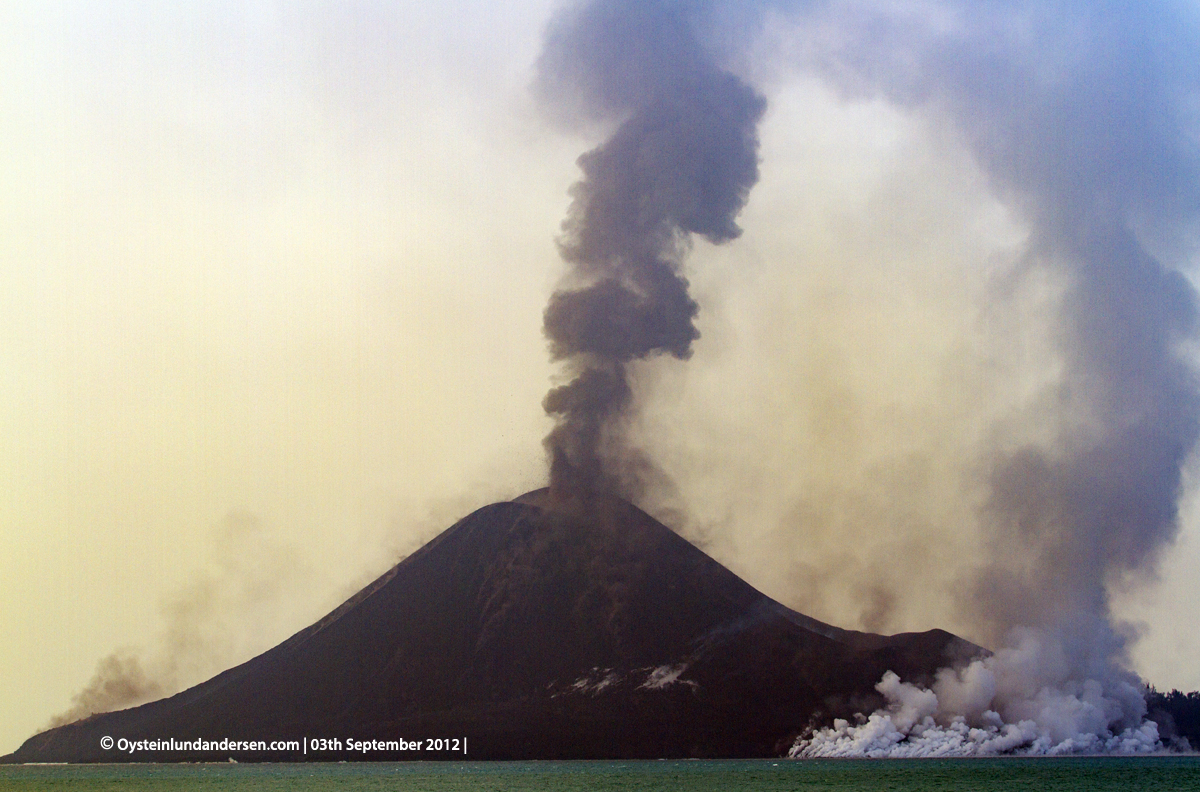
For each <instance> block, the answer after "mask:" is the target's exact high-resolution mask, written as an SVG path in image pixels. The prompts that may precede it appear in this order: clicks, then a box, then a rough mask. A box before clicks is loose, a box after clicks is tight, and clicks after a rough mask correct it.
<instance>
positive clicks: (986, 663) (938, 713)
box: [789, 631, 1163, 759]
mask: <svg viewBox="0 0 1200 792" xmlns="http://www.w3.org/2000/svg"><path fill="white" fill-rule="evenodd" d="M1065 657H1066V655H1065V654H1064V653H1063V647H1062V646H1061V644H1060V643H1059V642H1058V641H1056V640H1054V639H1053V638H1051V637H1048V636H1046V635H1044V634H1043V635H1036V634H1034V633H1033V632H1032V631H1025V632H1024V633H1022V634H1021V635H1020V636H1019V641H1018V643H1017V645H1016V646H1015V647H1011V648H1006V649H1002V650H1000V651H999V652H997V653H996V654H994V655H991V656H989V657H985V658H979V659H976V660H974V661H972V662H971V663H970V664H969V665H967V666H966V667H964V668H960V669H953V668H943V669H941V670H940V671H938V673H937V677H936V681H935V682H934V684H933V686H932V689H929V688H922V687H918V686H917V685H914V684H911V683H909V682H904V681H901V679H900V677H899V676H898V675H897V674H895V673H893V672H891V671H889V672H887V673H886V674H884V676H883V679H881V680H880V682H879V684H877V685H876V686H875V689H876V690H878V691H879V692H880V693H881V694H883V696H884V698H886V699H887V702H888V704H887V706H886V707H885V708H883V709H880V710H877V711H875V712H873V713H871V715H869V716H867V717H865V718H861V716H860V718H861V720H860V722H859V723H857V724H852V723H850V722H849V721H847V720H844V719H837V720H835V721H834V723H833V726H832V727H831V728H825V729H819V730H817V731H815V732H814V733H813V734H812V735H811V736H809V737H807V738H803V737H802V738H801V739H798V740H797V741H796V743H795V744H794V745H793V746H792V748H791V750H790V752H789V756H792V757H798V758H817V757H825V758H828V757H866V758H873V759H879V758H917V757H962V756H998V755H1014V756H1063V755H1071V754H1118V755H1132V754H1148V753H1154V752H1156V751H1161V750H1163V746H1162V744H1161V742H1160V736H1159V732H1158V724H1156V723H1155V722H1154V721H1151V720H1145V719H1144V718H1145V714H1146V704H1145V699H1144V697H1143V693H1142V690H1141V689H1140V688H1139V687H1138V686H1137V685H1136V684H1135V682H1136V679H1135V678H1134V677H1132V675H1130V674H1128V673H1125V672H1121V671H1120V670H1118V669H1116V668H1112V667H1109V668H1107V669H1104V670H1103V671H1102V673H1099V674H1096V675H1095V676H1081V675H1079V674H1074V673H1071V672H1070V671H1069V670H1067V668H1066V666H1065V665H1064V663H1063V660H1064V659H1065Z"/></svg>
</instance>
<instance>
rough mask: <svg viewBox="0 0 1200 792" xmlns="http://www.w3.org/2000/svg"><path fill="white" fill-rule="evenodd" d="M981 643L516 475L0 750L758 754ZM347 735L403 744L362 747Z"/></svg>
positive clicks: (612, 505) (26, 757) (292, 755)
mask: <svg viewBox="0 0 1200 792" xmlns="http://www.w3.org/2000/svg"><path fill="white" fill-rule="evenodd" d="M983 651H984V650H982V649H980V648H979V647H977V646H975V645H973V644H970V643H968V642H966V641H964V640H962V639H959V638H957V637H955V636H953V635H951V634H949V633H947V632H944V631H941V630H931V631H929V632H924V633H907V634H901V635H893V636H880V635H873V634H869V633H860V632H853V631H848V630H841V629H838V628H836V627H832V626H830V625H827V624H823V623H821V622H819V621H816V620H815V619H811V618H809V617H807V616H804V615H802V614H799V613H796V612H795V611H792V610H790V609H788V608H786V607H784V606H783V605H781V604H779V603H778V602H775V601H774V600H772V599H770V598H769V597H767V596H765V595H764V594H762V593H760V592H759V591H757V590H756V589H754V588H753V587H752V586H750V585H749V584H747V583H746V582H744V581H743V580H741V579H740V578H738V577H737V576H736V575H734V574H733V573H732V572H730V571H729V570H727V569H725V567H723V566H721V565H720V564H719V563H717V562H716V561H714V560H713V559H712V558H710V557H709V556H707V555H705V554H704V553H703V552H702V551H701V550H699V549H697V548H696V547H694V546H692V545H691V544H689V543H688V542H687V541H686V540H684V539H683V538H681V537H679V536H678V535H676V534H675V533H674V532H672V531H671V530H670V529H668V528H667V527H666V526H664V525H662V524H661V523H659V522H657V521H656V520H654V519H653V518H652V517H650V516H649V515H647V514H645V513H644V512H642V511H640V510H639V509H637V508H635V507H634V506H632V505H630V504H628V503H626V502H624V501H621V500H618V499H615V498H606V497H593V498H590V499H588V500H586V501H579V500H576V501H573V502H571V503H557V502H555V501H553V500H552V499H551V498H550V495H549V493H548V491H547V490H538V491H535V492H531V493H529V494H527V495H524V496H522V497H520V498H518V499H516V500H515V501H511V502H503V503H495V504H492V505H490V506H485V507H483V508H482V509H479V510H478V511H476V512H474V513H472V514H470V515H469V516H467V517H465V518H464V519H462V520H460V521H459V522H458V523H456V524H455V525H454V526H452V527H451V528H449V529H448V530H446V531H445V532H443V533H442V534H441V535H439V536H438V537H437V538H435V539H433V540H432V541H431V542H429V543H428V544H426V545H425V546H424V547H422V548H421V549H420V550H418V551H416V552H415V553H413V554H412V555H411V556H409V557H408V558H406V559H404V560H403V561H401V562H400V563H399V564H397V565H396V566H395V567H393V568H392V569H391V570H389V571H388V572H387V573H385V574H384V575H383V576H382V577H380V578H379V579H378V580H376V581H375V582H374V583H372V584H371V585H369V586H367V587H366V588H365V589H363V590H362V591H360V592H359V593H358V594H356V595H355V596H354V597H352V598H351V599H350V600H348V601H347V602H346V603H345V604H343V605H342V606H341V607H339V608H338V609H337V610H335V611H333V612H332V613H330V614H329V615H328V616H326V617H325V618H323V619H321V620H320V621H318V622H317V623H316V624H313V625H312V626H311V627H308V628H307V629H304V630H302V631H300V632H299V633H297V634H296V635H294V636H292V637H291V638H289V639H288V640H287V641H285V642H283V643H282V644H280V645H279V646H276V647H275V648H274V649H271V650H269V651H267V652H265V653H263V654H261V655H259V656H258V657H255V658H254V659H252V660H249V661H248V662H246V663H243V664H242V665H240V666H237V667H235V668H232V669H230V670H228V671H226V672H224V673H222V674H220V675H218V676H216V677H214V678H213V679H210V680H208V681H207V682H204V683H202V684H199V685H197V686H195V687H193V688H191V689H189V690H185V691H184V692H182V693H179V694H177V695H175V696H172V697H170V698H167V699H163V700H160V701H155V702H151V703H149V704H145V705H142V706H140V707H135V708H132V709H128V710H123V711H119V712H111V713H106V714H102V715H94V716H92V717H90V718H87V719H85V720H82V721H78V722H75V723H71V724H68V725H65V726H61V727H58V728H55V729H51V730H49V731H46V732H43V733H41V734H38V735H36V736H34V737H31V738H30V739H29V740H27V741H26V742H25V743H24V744H23V745H22V746H21V747H20V748H19V749H18V750H17V751H16V752H15V753H13V754H11V755H9V756H8V757H5V758H4V760H5V761H8V762H113V761H142V762H145V761H159V762H161V761H213V760H220V761H223V760H225V759H226V758H227V756H229V757H233V758H236V759H238V760H240V761H246V760H250V761H255V760H259V761H267V760H271V761H280V760H297V761H315V760H340V759H352V760H353V759H360V760H361V759H377V760H388V761H394V760H399V759H410V758H411V759H418V758H420V759H433V758H446V759H452V758H458V759H462V758H464V754H463V748H464V746H463V744H462V743H458V744H456V743H454V742H453V740H454V739H455V738H458V739H461V738H465V739H466V744H465V748H466V757H467V758H471V759H550V758H560V759H563V758H655V757H688V756H697V757H747V756H778V755H781V754H784V753H786V751H787V749H788V748H789V747H790V746H791V744H792V742H793V741H794V739H795V738H796V736H797V735H798V734H800V733H802V732H804V731H805V730H807V729H809V728H811V727H813V726H814V725H824V724H827V723H828V722H829V721H830V720H831V719H832V718H833V717H852V715H853V713H856V712H871V711H873V710H874V709H876V708H877V707H878V706H880V705H882V703H883V701H882V698H881V697H880V696H879V694H878V693H877V692H876V691H875V689H874V685H875V684H876V683H877V682H878V681H879V679H880V677H882V676H883V674H884V672H885V671H888V670H892V671H895V672H896V673H898V674H900V676H901V677H902V678H904V679H906V680H909V681H915V682H922V681H924V682H929V681H931V679H932V676H933V674H934V672H935V671H936V670H937V669H938V668H941V667H943V666H947V665H958V664H964V663H965V662H967V661H968V660H969V659H970V658H972V657H974V656H978V655H979V654H980V653H982V652H983ZM106 736H107V737H112V738H114V739H115V740H119V739H120V738H126V739H128V740H130V741H136V740H143V739H147V740H166V739H171V738H174V739H175V740H188V741H191V740H196V739H205V740H214V741H220V740H222V739H226V738H228V739H232V740H255V741H257V740H263V741H268V742H269V741H274V740H301V741H304V742H303V743H302V748H301V750H298V751H297V750H291V751H275V752H271V751H256V752H238V751H237V750H226V751H224V752H221V753H218V754H214V753H213V752H212V751H204V750H200V751H197V750H191V749H190V748H189V749H187V750H179V751H165V750H158V751H155V752H153V753H147V752H140V753H139V752H137V751H133V752H129V751H125V752H122V751H120V750H119V749H115V748H114V749H110V750H105V749H104V748H103V747H102V745H101V738H103V737H106ZM313 738H323V739H329V740H331V741H333V740H336V741H339V742H340V750H339V749H338V745H337V743H336V742H335V743H333V745H334V750H313V747H314V743H312V742H311V740H312V739H313ZM438 738H448V739H450V740H451V741H452V742H450V743H448V744H443V745H441V746H439V745H438V744H437V743H432V744H431V743H429V742H427V741H428V740H433V739H438ZM351 739H354V740H384V741H387V740H400V739H403V740H405V741H421V742H420V743H419V745H420V750H417V751H412V750H409V751H404V750H394V746H392V747H390V748H388V749H381V750H373V751H370V752H365V753H364V752H360V751H358V750H356V749H355V748H354V747H353V744H352V743H351V742H350V740H351ZM411 744H412V743H411V742H409V745H410V746H411ZM321 747H322V748H326V749H327V748H329V747H330V745H329V744H325V745H323V746H321ZM439 747H440V748H449V749H450V750H442V751H440V752H439V751H437V750H433V749H436V748H439ZM456 748H457V749H458V751H457V753H456V752H455V751H454V749H456Z"/></svg>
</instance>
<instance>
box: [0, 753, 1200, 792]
mask: <svg viewBox="0 0 1200 792" xmlns="http://www.w3.org/2000/svg"><path fill="white" fill-rule="evenodd" d="M218 788H219V789H222V790H246V792H249V791H250V790H254V791H255V792H265V791H266V790H299V791H300V792H307V791H308V790H363V791H364V792H365V791H366V790H392V789H396V790H417V791H426V790H427V791H428V792H453V791H455V790H496V791H497V792H510V791H511V792H517V791H522V792H523V791H524V790H579V791H580V792H604V790H683V791H685V792H689V791H690V792H709V791H710V790H711V792H718V790H719V791H720V792H732V791H735V790H755V791H756V792H773V791H774V790H812V791H813V792H817V791H818V790H838V791H839V792H852V791H857V790H863V791H864V792H866V790H870V791H871V792H904V791H905V790H964V791H966V790H980V791H982V790H996V791H997V792H999V790H1031V792H1057V791H1058V790H1063V791H1064V792H1065V791H1066V790H1071V792H1077V791H1080V790H1123V791H1124V790H1170V791H1171V792H1186V790H1200V757H1197V756H1161V757H1137V758H1117V757H1072V758H1029V759H1024V758H1023V759H1011V758H1004V759H907V760H905V759H893V760H854V759H835V760H807V761H786V760H780V761H769V760H768V761H763V760H755V761H670V762H462V763H450V762H406V763H351V764H197V765H168V764H164V765H152V764H146V765H40V766H34V765H25V766H0V790H43V789H68V790H73V792H99V790H143V791H144V792H159V790H180V789H198V790H204V789H218Z"/></svg>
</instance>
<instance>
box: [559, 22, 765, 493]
mask: <svg viewBox="0 0 1200 792" xmlns="http://www.w3.org/2000/svg"><path fill="white" fill-rule="evenodd" d="M696 5H697V4H694V3H680V2H673V1H672V0H649V1H647V0H594V2H588V3H585V4H582V5H577V6H573V7H571V8H569V9H567V10H566V11H564V12H562V13H561V14H560V15H559V16H558V17H557V18H556V19H555V20H554V22H553V23H552V24H551V26H550V29H549V32H548V35H547V39H546V45H545V49H544V51H543V54H542V57H541V60H540V63H539V86H540V89H541V94H542V96H543V97H544V98H545V100H546V101H547V102H548V103H549V105H550V106H551V108H552V110H554V111H555V112H559V113H562V114H566V115H570V116H574V117H575V118H577V119H583V120H588V121H593V122H595V121H600V122H607V123H610V124H615V125H616V130H615V131H614V132H613V133H612V134H611V136H610V137H609V138H608V140H607V141H605V142H604V143H603V144H601V145H600V146H599V147H598V148H596V149H594V150H592V151H589V152H588V153H586V154H584V155H583V156H582V157H580V158H579V166H580V168H581V170H582V171H583V178H582V179H581V180H580V181H579V182H578V183H576V184H575V186H574V187H573V188H572V190H571V195H572V198H573V201H572V204H571V207H570V210H569V213H568V216H567V219H566V221H565V222H564V223H563V234H562V237H561V238H560V240H559V248H560V250H561V253H562V257H563V259H564V261H566V262H567V264H568V265H569V267H570V271H569V273H568V275H567V277H566V279H565V283H564V285H563V287H562V288H561V289H560V290H558V291H556V292H555V293H554V295H553V296H552V297H551V299H550V304H549V305H548V306H547V308H546V313H545V333H546V336H547V338H548V339H549V341H550V349H551V354H552V355H553V357H554V359H555V360H561V361H564V362H565V364H566V369H567V372H568V374H569V375H570V376H571V377H572V379H571V381H570V382H569V383H567V384H565V385H561V386H559V387H556V388H554V389H553V390H551V391H550V393H549V394H548V395H547V396H546V399H545V402H544V406H545V408H546V411H547V412H548V413H550V414H551V415H553V416H555V417H556V419H557V425H556V426H555V428H554V430H553V431H552V432H551V434H550V435H549V437H547V439H546V447H547V450H548V452H549V456H550V479H551V487H552V489H553V490H554V491H556V492H558V493H565V492H576V493H579V492H583V493H586V492H589V491H616V492H622V493H624V494H627V495H636V494H637V491H638V490H639V488H640V486H641V483H642V482H643V480H644V478H645V477H646V474H647V470H648V468H649V467H650V462H649V461H648V460H647V459H646V458H645V457H643V456H642V455H640V454H639V453H638V452H637V451H636V449H634V448H632V447H630V446H629V445H628V444H627V443H626V442H625V436H624V434H623V429H624V425H625V422H626V420H627V419H628V417H629V412H630V410H631V408H632V406H633V394H632V391H631V387H630V364H631V363H632V362H633V361H638V360H642V359H645V358H649V357H652V356H654V355H657V354H668V355H672V356H674V357H676V358H681V359H684V358H687V357H688V356H689V355H690V354H691V348H692V342H693V341H694V340H695V339H696V338H697V337H698V335H699V334H698V332H697V330H696V327H695V324H694V323H693V319H694V318H695V316H696V312H697V310H698V307H697V305H696V302H695V301H694V300H693V299H692V298H691V297H690V296H689V295H688V282H687V279H686V278H685V277H684V275H683V274H682V272H681V271H680V269H681V265H682V262H683V259H684V257H685V255H686V254H687V252H688V248H689V246H690V237H691V235H692V234H699V235H701V236H703V237H704V238H705V239H707V240H709V241H710V242H714V243H719V242H724V241H727V240H730V239H733V238H735V237H736V236H738V234H739V233H740V229H739V228H738V226H737V225H736V224H735V222H734V218H735V217H736V215H737V213H738V212H739V211H740V210H741V208H742V206H743V205H744V204H745V202H746V198H747V195H748V193H749V191H750V188H751V187H752V186H753V184H754V183H755V181H756V180H757V179H758V138H757V133H756V126H757V123H758V120H759V118H760V117H761V116H762V114H763V111H764V109H765V102H764V100H763V98H762V97H761V96H759V95H758V94H757V93H756V92H755V91H754V90H753V89H751V88H750V87H749V86H748V85H746V83H744V82H743V81H742V80H740V79H739V78H738V77H736V76H735V75H733V74H732V73H730V72H728V71H725V70H723V69H722V68H721V67H720V66H719V65H718V63H717V62H716V61H715V60H714V59H713V57H712V55H711V54H710V52H708V51H707V50H706V48H705V46H704V44H703V42H702V41H701V39H700V37H699V35H698V34H699V32H700V31H699V30H698V29H697V24H698V14H697V8H696V7H695V6H696Z"/></svg>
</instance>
